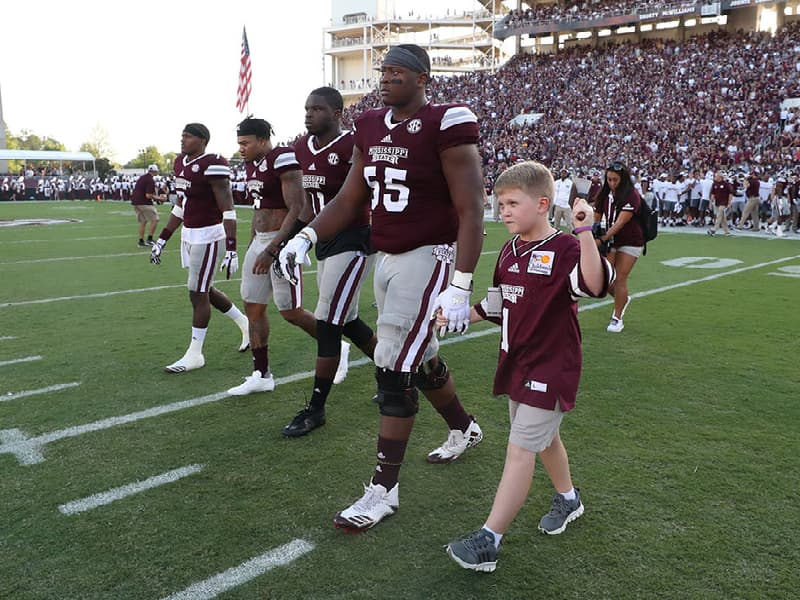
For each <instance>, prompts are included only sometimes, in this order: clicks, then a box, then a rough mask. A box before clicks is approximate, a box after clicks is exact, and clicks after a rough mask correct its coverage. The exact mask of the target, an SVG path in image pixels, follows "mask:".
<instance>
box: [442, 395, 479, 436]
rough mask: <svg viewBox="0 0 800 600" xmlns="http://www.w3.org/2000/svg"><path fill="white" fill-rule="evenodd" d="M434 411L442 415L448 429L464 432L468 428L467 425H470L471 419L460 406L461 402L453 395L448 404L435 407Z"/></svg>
mask: <svg viewBox="0 0 800 600" xmlns="http://www.w3.org/2000/svg"><path fill="white" fill-rule="evenodd" d="M436 410H437V411H438V412H439V414H440V415H442V418H443V419H444V420H445V421H446V422H447V426H448V427H449V428H450V429H458V430H459V431H462V432H464V431H466V430H467V427H469V424H470V423H472V417H471V416H470V415H469V414H468V413H467V411H465V410H464V407H463V406H461V401H460V400H459V399H458V396H456V395H453V399H452V400H451V401H450V403H449V404H446V405H445V406H441V407H436Z"/></svg>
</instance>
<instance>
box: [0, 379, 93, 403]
mask: <svg viewBox="0 0 800 600" xmlns="http://www.w3.org/2000/svg"><path fill="white" fill-rule="evenodd" d="M80 384H81V382H80V381H71V382H69V383H57V384H55V385H48V386H47V387H43V388H39V389H38V390H24V391H22V392H8V393H7V394H5V395H0V402H8V401H10V400H17V399H18V398H27V397H28V396H38V395H39V394H48V393H50V392H60V391H61V390H66V389H69V388H74V387H77V386H79V385H80Z"/></svg>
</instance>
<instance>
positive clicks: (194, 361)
mask: <svg viewBox="0 0 800 600" xmlns="http://www.w3.org/2000/svg"><path fill="white" fill-rule="evenodd" d="M205 364H206V359H205V357H204V356H203V355H202V354H189V353H188V352H187V353H186V354H184V355H183V356H182V357H181V358H179V359H178V360H176V361H175V362H174V363H172V364H171V365H167V366H166V367H164V370H165V371H166V372H167V373H185V372H186V371H194V370H195V369H199V368H200V367H202V366H204V365H205Z"/></svg>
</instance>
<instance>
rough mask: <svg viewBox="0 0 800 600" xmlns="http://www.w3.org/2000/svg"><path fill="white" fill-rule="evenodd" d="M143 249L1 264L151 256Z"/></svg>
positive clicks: (13, 263)
mask: <svg viewBox="0 0 800 600" xmlns="http://www.w3.org/2000/svg"><path fill="white" fill-rule="evenodd" d="M145 250H146V249H145V248H142V249H141V250H139V251H138V252H120V253H119V254H92V255H90V256H51V257H50V258H27V259H24V260H9V261H4V262H0V267H4V266H6V265H30V264H34V263H47V262H63V261H67V260H85V259H87V258H119V257H120V256H142V257H144V256H149V255H150V253H149V252H146V251H145Z"/></svg>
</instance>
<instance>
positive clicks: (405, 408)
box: [375, 367, 419, 418]
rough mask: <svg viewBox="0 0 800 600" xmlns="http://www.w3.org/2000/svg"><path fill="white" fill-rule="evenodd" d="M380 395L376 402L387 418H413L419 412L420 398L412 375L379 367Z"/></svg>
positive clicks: (377, 369)
mask: <svg viewBox="0 0 800 600" xmlns="http://www.w3.org/2000/svg"><path fill="white" fill-rule="evenodd" d="M375 379H376V380H377V382H378V393H377V394H376V395H375V402H377V403H378V409H379V410H380V413H381V414H382V415H383V416H385V417H404V418H408V417H413V416H414V415H416V414H417V412H418V411H419V396H418V393H417V388H415V387H414V385H413V381H412V380H413V377H412V374H411V373H398V372H397V371H388V370H386V369H381V368H380V367H377V368H376V369H375Z"/></svg>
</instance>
